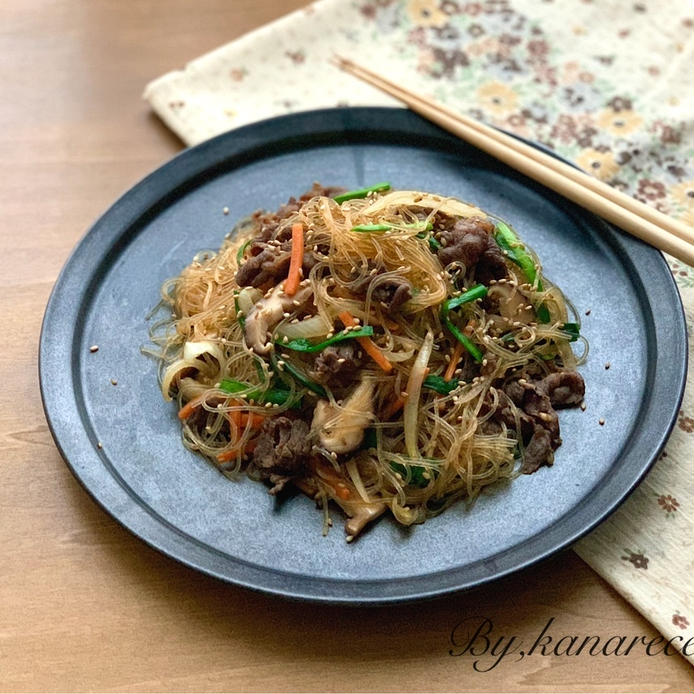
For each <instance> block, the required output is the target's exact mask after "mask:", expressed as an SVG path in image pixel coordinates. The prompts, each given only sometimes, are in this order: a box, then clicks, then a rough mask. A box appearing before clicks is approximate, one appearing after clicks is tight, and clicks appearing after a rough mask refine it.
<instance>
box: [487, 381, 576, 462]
mask: <svg viewBox="0 0 694 694" xmlns="http://www.w3.org/2000/svg"><path fill="white" fill-rule="evenodd" d="M527 376H528V374H524V377H525V382H524V383H521V381H520V379H518V380H513V381H509V382H507V383H506V384H504V386H503V389H502V390H500V391H498V396H499V400H498V404H497V407H496V410H495V411H494V414H493V415H492V417H490V419H489V420H488V422H489V424H488V425H487V426H486V427H485V433H494V432H495V429H496V427H495V426H494V424H495V423H496V424H499V425H500V424H501V423H503V424H505V425H506V427H507V428H508V429H511V430H515V429H516V420H515V417H514V411H513V410H514V408H513V405H515V407H516V408H517V412H518V416H519V419H520V425H521V432H520V433H521V437H522V439H523V443H524V445H525V453H524V456H523V465H522V467H521V472H523V473H525V474H530V473H533V472H535V471H536V470H538V469H539V468H540V467H542V466H543V465H551V464H552V462H553V461H554V451H555V450H556V449H557V448H558V447H559V446H560V445H561V436H560V434H559V419H558V417H557V413H556V412H555V409H554V408H556V407H570V406H572V405H577V404H579V403H580V402H581V401H582V400H583V395H584V392H585V384H584V382H583V378H582V377H581V375H580V374H579V373H577V372H575V371H558V372H555V373H550V374H547V375H544V376H543V377H540V376H539V375H537V376H536V377H535V379H532V378H530V379H528V378H527ZM489 406H491V398H490V399H489V404H488V407H489Z"/></svg>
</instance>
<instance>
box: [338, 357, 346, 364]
mask: <svg viewBox="0 0 694 694" xmlns="http://www.w3.org/2000/svg"><path fill="white" fill-rule="evenodd" d="M346 361H347V359H345V357H340V358H339V359H338V360H337V363H338V364H344V363H345V362H346Z"/></svg>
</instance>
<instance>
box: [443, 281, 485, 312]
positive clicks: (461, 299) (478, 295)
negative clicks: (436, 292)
mask: <svg viewBox="0 0 694 694" xmlns="http://www.w3.org/2000/svg"><path fill="white" fill-rule="evenodd" d="M487 292H488V289H487V288H486V287H485V286H484V285H483V284H476V285H475V286H474V287H470V289H468V290H466V291H464V292H463V293H462V294H460V295H459V296H454V297H453V298H452V299H448V300H446V301H444V302H443V304H442V305H441V315H442V316H443V317H444V318H445V317H446V316H447V315H448V314H449V312H450V311H452V310H453V309H454V308H458V306H462V305H463V304H468V303H470V302H471V301H477V299H482V298H484V297H485V296H487Z"/></svg>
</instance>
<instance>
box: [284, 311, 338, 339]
mask: <svg viewBox="0 0 694 694" xmlns="http://www.w3.org/2000/svg"><path fill="white" fill-rule="evenodd" d="M331 327H332V326H331V325H330V324H329V323H328V322H327V321H326V320H325V318H323V316H320V315H317V316H311V318H307V319H306V320H302V321H299V322H298V323H285V324H284V325H283V326H282V327H281V328H279V329H278V331H277V335H278V336H279V337H280V339H281V338H283V337H287V338H289V339H290V340H296V339H297V338H299V337H305V338H312V337H325V336H326V335H327V334H328V332H329V331H330V328H331Z"/></svg>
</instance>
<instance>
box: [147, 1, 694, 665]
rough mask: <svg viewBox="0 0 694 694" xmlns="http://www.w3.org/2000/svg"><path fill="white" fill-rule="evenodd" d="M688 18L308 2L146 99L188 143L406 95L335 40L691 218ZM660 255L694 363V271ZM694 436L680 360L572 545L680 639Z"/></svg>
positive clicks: (651, 10)
mask: <svg viewBox="0 0 694 694" xmlns="http://www.w3.org/2000/svg"><path fill="white" fill-rule="evenodd" d="M692 28H694V8H693V7H692V6H691V3H690V2H688V0H670V2H668V3H662V2H661V1H660V0H635V1H631V0H630V1H627V0H481V1H479V2H465V1H464V0H319V2H316V3H314V4H313V5H309V6H308V7H306V8H305V9H303V10H299V11H297V12H294V13H293V14H291V15H288V16H286V17H284V18H282V19H280V20H278V21H276V22H274V23H272V24H269V25H267V26H265V27H262V28H260V29H258V30H256V31H254V32H252V33H250V34H247V35H246V36H244V37H242V38H240V39H238V40H236V41H233V42H232V43H229V44H227V45H225V46H222V47H221V48H219V49H217V50H215V51H213V52H212V53H209V54H207V55H204V56H202V57H200V58H198V59H196V60H194V61H193V62H191V63H189V64H188V65H187V66H186V67H185V69H183V70H180V71H176V72H171V73H169V74H167V75H164V76H163V77H160V78H159V79H157V80H155V81H153V82H152V83H151V84H149V85H148V86H147V88H146V90H145V98H146V99H147V100H148V101H149V102H150V104H151V105H152V107H153V108H154V110H155V111H156V112H157V113H158V114H159V115H160V116H161V118H162V119H163V120H164V121H165V122H166V123H167V124H168V125H169V126H170V127H171V128H172V129H173V130H174V131H175V132H176V133H178V135H179V136H180V137H181V138H182V139H183V140H184V141H185V142H186V143H187V144H195V143H198V142H201V141H202V140H205V139H207V138H209V137H211V136H213V135H217V134H218V133H221V132H224V131H226V130H228V129H230V128H234V127H237V126H240V125H243V124H245V123H249V122H252V121H256V120H260V119H262V118H266V117H270V116H275V115H278V114H282V113H288V112H293V111H298V110H306V109H312V108H320V107H328V106H336V105H400V104H399V103H396V102H394V101H393V100H392V99H391V98H390V97H388V96H385V95H384V94H382V93H381V92H379V91H377V90H375V89H373V88H371V87H370V86H368V85H366V84H364V83H362V82H360V81H358V80H356V79H354V78H352V77H350V76H348V75H346V74H343V73H342V72H340V71H338V70H337V68H335V67H333V66H332V65H331V64H330V63H329V62H328V59H329V58H330V56H331V55H332V54H333V53H341V54H344V55H346V56H348V57H352V58H354V59H356V60H357V61H359V60H360V59H362V60H363V61H364V62H365V63H366V64H371V65H373V64H374V62H377V68H378V70H379V71H380V72H381V73H382V74H384V75H385V76H387V77H391V78H392V79H395V80H396V81H399V82H401V83H406V84H407V85H408V86H409V87H410V88H412V89H416V90H420V91H423V92H425V93H430V94H433V95H434V96H435V97H436V98H437V99H438V100H440V101H442V102H444V103H446V104H448V105H449V106H452V107H455V108H457V109H458V110H460V111H461V112H465V113H467V114H469V115H471V116H473V117H475V118H479V119H480V120H484V121H486V122H488V123H491V124H493V125H496V126H500V127H502V128H505V129H507V130H510V131H513V132H515V133H518V134H519V135H522V136H524V137H528V138H531V139H533V140H535V141H538V142H542V143H544V144H546V145H548V146H550V147H551V148H553V149H554V150H555V151H557V152H558V153H559V154H561V155H563V156H564V157H567V158H569V159H571V160H573V161H574V162H576V163H577V164H578V165H579V166H581V167H582V168H584V169H587V170H588V171H591V172H592V173H594V174H595V175H596V176H598V177H599V178H601V179H603V180H605V181H608V182H609V183H611V184H612V185H614V186H616V187H618V188H620V189H622V190H624V191H626V192H628V193H630V194H632V195H634V196H636V197H637V198H639V199H641V200H643V201H645V202H647V203H650V204H652V205H654V206H655V207H657V208H658V209H659V210H661V211H663V212H665V213H666V214H670V215H672V216H674V217H679V218H680V219H682V220H683V221H685V222H686V223H688V224H689V225H693V224H694V157H693V155H694V148H693V141H694V137H693V132H694V84H693V82H694V73H693V71H692V69H691V66H692V65H693V64H694V34H693V32H692ZM669 262H670V266H671V268H672V271H673V274H674V276H675V278H676V280H677V284H678V286H679V288H680V291H681V294H682V298H683V301H684V305H685V308H686V315H687V330H688V334H689V339H690V353H689V354H690V364H692V363H693V362H694V360H692V358H691V339H692V325H694V272H693V271H692V269H691V268H688V267H685V266H683V265H682V264H681V263H678V262H677V261H675V260H672V259H670V260H669ZM693 444H694V385H693V384H692V371H691V368H690V371H689V375H688V379H687V390H686V393H685V398H684V402H683V403H682V409H681V412H680V414H679V418H678V421H677V425H676V427H675V429H674V432H673V434H672V436H671V438H670V441H669V443H668V445H667V448H666V450H665V452H664V453H663V454H662V455H661V457H660V459H659V460H658V462H657V463H656V464H655V466H654V468H653V470H652V471H651V473H650V474H649V475H648V477H647V478H646V479H645V481H644V482H643V483H642V484H641V485H640V487H639V488H638V489H637V490H636V492H635V493H634V494H633V495H632V496H631V497H630V498H629V500H628V501H627V502H626V503H625V504H624V505H623V506H622V507H621V508H620V510H619V511H617V513H615V514H614V515H613V516H612V517H610V518H609V519H608V520H607V521H606V522H604V523H602V524H601V525H600V526H599V527H598V529H597V530H595V531H594V532H593V533H592V534H590V535H589V536H588V537H586V538H584V539H583V540H581V541H580V542H579V543H578V544H577V545H576V546H575V551H576V552H578V554H579V555H580V556H581V557H582V558H583V559H584V560H585V561H586V562H587V563H588V564H589V565H590V566H591V567H593V568H594V569H595V571H597V572H598V573H599V574H600V575H601V576H602V577H603V578H605V580H607V581H608V582H609V583H610V584H611V585H612V586H614V588H615V589H616V590H618V591H619V592H620V593H621V594H622V595H623V596H624V597H625V598H626V599H627V600H629V602H631V603H632V604H633V605H634V606H635V607H636V608H637V609H638V610H640V611H641V612H642V614H643V615H644V616H645V617H646V618H648V619H649V620H650V621H651V622H652V623H653V624H654V625H655V626H656V627H657V628H658V629H659V630H660V631H661V633H662V634H663V635H665V637H666V638H668V639H670V638H674V639H675V641H674V642H673V643H674V645H675V646H676V645H677V644H678V643H679V644H682V643H683V642H684V641H686V640H687V639H689V638H691V637H692V636H694V624H693V623H694V596H693V595H692V593H693V589H692V576H694V499H693V496H694V495H693V494H692V491H693V490H692V487H693V485H692V480H693V479H694V474H693V473H694V454H693V453H694V446H693ZM677 637H683V638H682V639H679V638H677ZM690 648H691V647H690ZM688 659H689V660H690V662H693V663H694V657H693V656H688Z"/></svg>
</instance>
